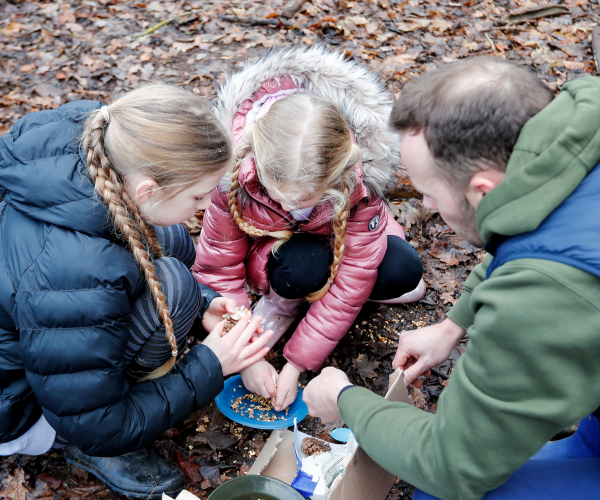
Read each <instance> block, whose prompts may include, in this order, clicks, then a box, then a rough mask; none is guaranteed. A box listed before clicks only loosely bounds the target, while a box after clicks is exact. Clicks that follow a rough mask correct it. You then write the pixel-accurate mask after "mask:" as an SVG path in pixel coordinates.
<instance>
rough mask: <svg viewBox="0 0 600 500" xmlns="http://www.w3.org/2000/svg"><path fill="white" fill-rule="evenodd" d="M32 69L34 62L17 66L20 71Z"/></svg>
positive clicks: (26, 71) (24, 71) (25, 71)
mask: <svg viewBox="0 0 600 500" xmlns="http://www.w3.org/2000/svg"><path fill="white" fill-rule="evenodd" d="M32 69H35V63H31V64H24V65H23V66H21V67H20V68H19V71H20V72H21V73H29V72H30V71H31V70H32Z"/></svg>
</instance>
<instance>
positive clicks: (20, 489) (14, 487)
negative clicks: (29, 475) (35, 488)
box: [0, 467, 29, 500]
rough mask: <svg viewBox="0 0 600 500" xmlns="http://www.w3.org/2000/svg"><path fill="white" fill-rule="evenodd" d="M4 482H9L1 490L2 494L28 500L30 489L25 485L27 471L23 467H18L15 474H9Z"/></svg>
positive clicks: (13, 498)
mask: <svg viewBox="0 0 600 500" xmlns="http://www.w3.org/2000/svg"><path fill="white" fill-rule="evenodd" d="M3 483H4V485H6V484H8V486H7V487H6V488H5V489H4V491H2V492H0V495H2V496H3V497H5V498H7V499H9V498H10V499H11V500H26V495H27V493H29V490H28V489H27V488H26V487H25V472H24V471H23V469H21V467H18V468H17V469H16V470H15V473H14V475H13V476H9V477H8V479H5V480H4V481H3Z"/></svg>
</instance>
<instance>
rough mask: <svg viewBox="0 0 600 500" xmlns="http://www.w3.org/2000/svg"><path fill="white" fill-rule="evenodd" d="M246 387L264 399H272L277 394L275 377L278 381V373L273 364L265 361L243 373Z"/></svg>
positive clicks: (244, 370) (246, 369)
mask: <svg viewBox="0 0 600 500" xmlns="http://www.w3.org/2000/svg"><path fill="white" fill-rule="evenodd" d="M241 375H242V382H243V383H244V387H245V388H246V389H248V390H249V391H250V392H253V393H254V394H258V395H260V396H262V397H263V398H267V399H271V398H273V397H275V394H277V389H276V388H275V382H273V377H275V379H277V371H276V370H275V368H273V366H272V365H271V363H268V362H267V361H265V360H264V359H261V360H260V361H257V362H256V363H254V364H253V365H251V366H249V367H248V368H245V369H243V370H242V371H241Z"/></svg>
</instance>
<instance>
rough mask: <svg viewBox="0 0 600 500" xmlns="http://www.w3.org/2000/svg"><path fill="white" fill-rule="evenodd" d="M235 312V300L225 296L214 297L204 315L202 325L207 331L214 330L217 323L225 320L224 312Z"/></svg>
mask: <svg viewBox="0 0 600 500" xmlns="http://www.w3.org/2000/svg"><path fill="white" fill-rule="evenodd" d="M226 313H229V314H234V313H235V300H233V299H227V298H225V297H216V298H214V299H213V300H212V301H211V303H210V305H209V306H208V309H207V310H206V311H205V312H204V316H203V317H202V326H203V327H204V329H205V330H206V331H207V332H212V331H213V330H214V328H215V327H216V326H217V323H220V322H221V321H223V314H226Z"/></svg>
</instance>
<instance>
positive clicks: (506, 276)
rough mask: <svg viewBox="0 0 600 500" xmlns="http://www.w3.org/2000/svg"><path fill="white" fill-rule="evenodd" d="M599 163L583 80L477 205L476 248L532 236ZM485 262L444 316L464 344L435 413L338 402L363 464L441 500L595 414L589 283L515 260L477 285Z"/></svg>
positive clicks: (596, 320)
mask: <svg viewBox="0 0 600 500" xmlns="http://www.w3.org/2000/svg"><path fill="white" fill-rule="evenodd" d="M599 162H600V79H599V78H595V77H584V78H581V79H579V80H577V81H574V82H571V83H569V84H567V85H565V87H564V88H563V90H562V92H561V93H560V94H559V95H558V96H557V97H556V98H555V99H554V101H552V102H551V103H550V104H549V105H548V106H547V107H546V108H544V109H543V110H542V111H541V112H540V113H539V114H537V115H536V116H534V117H533V118H532V119H531V120H529V121H528V122H527V123H526V124H525V126H524V127H523V130H522V131H521V134H520V136H519V139H518V141H517V144H516V146H515V148H514V150H513V153H512V155H511V158H510V161H509V164H508V166H507V170H506V175H505V177H504V179H503V181H502V182H501V184H500V185H498V186H497V187H496V188H495V189H494V190H492V191H491V192H490V193H489V194H488V195H486V196H485V198H484V199H483V200H482V201H481V203H480V205H479V207H478V221H479V232H480V235H481V236H482V239H483V240H484V242H489V241H490V240H491V239H492V237H493V236H494V235H501V236H502V235H503V236H513V235H518V234H522V233H525V232H528V231H533V230H535V229H536V228H537V227H538V226H539V225H540V224H541V222H542V221H543V220H544V219H545V218H546V217H547V216H548V215H549V214H551V213H552V212H553V211H554V210H555V209H556V208H557V207H558V206H559V205H560V204H561V203H562V202H563V200H565V199H566V198H567V197H568V196H569V195H570V194H571V193H572V192H573V191H574V190H575V188H577V186H578V185H579V183H580V182H581V181H582V180H583V178H584V177H585V176H586V175H587V174H588V173H589V172H590V171H591V170H592V169H593V168H594V167H595V166H596V165H597V164H598V163H599ZM556 237H557V238H561V235H560V234H557V235H556ZM490 261H491V256H490V255H488V256H487V257H486V259H485V260H484V262H483V263H482V264H481V265H480V266H478V267H476V268H475V270H474V271H473V272H472V273H471V276H470V277H469V279H468V280H467V282H466V283H465V292H464V294H463V295H462V296H461V298H460V300H459V301H458V302H457V303H456V305H455V306H454V308H453V309H452V311H451V312H450V314H449V317H450V318H451V319H452V320H453V321H454V322H456V323H458V324H459V325H461V326H462V327H463V328H465V329H467V331H468V336H469V339H470V340H469V343H468V344H467V348H466V351H465V353H464V354H463V356H462V357H461V358H460V360H459V361H458V363H457V364H456V367H455V368H454V371H453V372H452V376H451V377H450V380H449V383H448V387H447V388H446V389H445V390H444V391H443V393H442V394H441V396H440V398H439V401H438V406H437V413H436V414H431V413H426V412H424V411H421V410H419V409H417V408H414V407H412V406H409V405H407V404H404V403H393V402H388V401H386V400H384V399H383V398H381V397H379V396H377V395H375V394H373V393H371V392H369V391H368V390H367V389H364V388H360V387H356V388H351V389H349V390H346V391H345V392H344V393H343V394H342V395H341V397H340V399H339V409H340V412H341V414H342V417H343V418H344V421H345V422H346V423H347V424H348V426H349V427H350V428H351V429H352V431H353V432H354V434H355V436H356V439H357V441H358V443H359V444H360V446H361V447H362V448H363V449H364V450H365V451H366V452H367V453H368V454H369V455H370V456H371V457H372V458H373V459H374V460H376V461H377V462H378V463H379V464H380V465H382V466H383V467H384V468H386V469H387V470H389V471H391V472H393V473H394V474H396V475H397V476H399V477H401V478H402V479H404V480H405V481H408V482H409V483H411V484H413V485H414V486H416V487H418V488H420V489H422V490H423V491H425V492H427V493H429V494H431V495H434V496H436V497H439V498H441V499H443V500H454V499H462V500H477V499H479V498H481V497H482V496H484V495H485V493H486V492H487V491H490V490H492V489H495V488H497V487H498V486H500V485H501V484H502V483H504V482H505V481H506V480H507V479H508V477H509V476H510V475H511V473H512V472H514V471H515V470H517V469H518V468H519V467H521V466H522V465H523V464H524V463H525V462H526V461H527V460H528V459H529V458H530V457H531V456H533V455H534V454H535V453H536V452H537V451H538V450H539V449H540V448H541V447H542V446H543V445H544V444H545V443H546V442H547V441H548V440H549V439H550V438H551V437H552V436H553V435H554V434H555V433H556V432H558V431H559V430H561V429H563V428H565V427H567V426H569V425H572V424H574V423H575V422H577V421H579V420H581V419H582V418H584V417H585V416H587V415H589V414H590V413H592V412H594V410H596V409H597V408H598V406H600V331H599V326H598V325H600V279H599V278H597V277H596V276H594V275H592V274H589V273H587V272H585V271H582V270H580V269H577V268H575V267H572V266H569V265H566V264H562V263H559V262H555V261H550V260H542V259H518V260H512V261H509V262H506V263H505V264H504V265H502V266H500V267H498V268H497V269H495V270H494V272H493V273H492V275H491V276H490V277H489V278H488V279H487V280H486V279H485V272H486V269H487V266H488V265H489V262H490Z"/></svg>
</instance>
